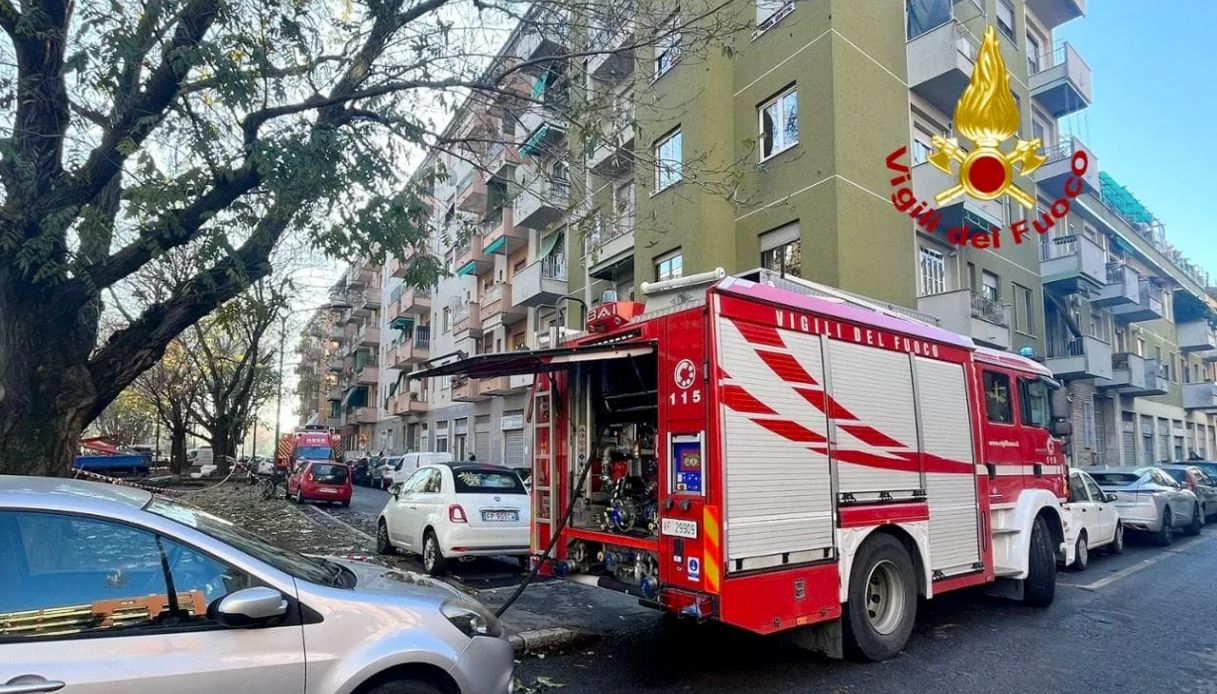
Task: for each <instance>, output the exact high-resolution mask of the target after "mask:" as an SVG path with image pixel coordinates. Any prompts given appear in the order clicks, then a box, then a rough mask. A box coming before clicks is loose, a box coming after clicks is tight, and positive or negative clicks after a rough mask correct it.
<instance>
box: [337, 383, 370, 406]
mask: <svg viewBox="0 0 1217 694" xmlns="http://www.w3.org/2000/svg"><path fill="white" fill-rule="evenodd" d="M367 404H368V389H367V388H366V387H363V386H361V387H359V388H352V389H350V390H348V391H347V396H346V397H345V398H343V400H342V405H343V407H346V408H352V407H366V406H367Z"/></svg>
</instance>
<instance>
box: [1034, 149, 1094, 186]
mask: <svg viewBox="0 0 1217 694" xmlns="http://www.w3.org/2000/svg"><path fill="white" fill-rule="evenodd" d="M1049 144H1050V143H1047V142H1045V143H1044V146H1045V148H1046V149H1045V150H1044V156H1046V157H1047V158H1048V159H1047V161H1045V162H1044V165H1043V166H1041V167H1040V168H1038V169H1036V171H1035V173H1034V174H1033V175H1034V176H1035V183H1036V185H1038V186H1039V187H1040V189H1041V192H1043V193H1044V196H1045V197H1049V198H1053V199H1056V198H1061V197H1065V183H1066V182H1068V181H1069V178H1070V177H1071V176H1073V173H1072V171H1073V169H1072V166H1073V165H1072V161H1073V155H1074V153H1076V152H1086V158H1087V162H1088V163H1087V165H1086V173H1084V174H1082V192H1083V193H1093V194H1094V195H1098V194H1099V160H1098V157H1096V156H1095V155H1094V152H1091V151H1090V150H1089V149H1088V148H1087V147H1086V145H1085V144H1083V143H1082V141H1081V140H1079V139H1078V138H1076V137H1071V138H1069V139H1068V140H1066V141H1064V142H1061V143H1058V144H1057V145H1056V146H1051V147H1050V146H1049Z"/></svg>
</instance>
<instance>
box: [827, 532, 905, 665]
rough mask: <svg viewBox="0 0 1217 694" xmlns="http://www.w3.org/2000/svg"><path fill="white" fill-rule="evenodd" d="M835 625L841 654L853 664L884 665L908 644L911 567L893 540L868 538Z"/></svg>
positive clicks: (855, 566)
mask: <svg viewBox="0 0 1217 694" xmlns="http://www.w3.org/2000/svg"><path fill="white" fill-rule="evenodd" d="M845 609H846V614H845V615H844V618H843V619H842V620H841V622H842V626H843V627H844V637H845V649H846V652H847V653H848V654H849V655H850V657H852V658H855V659H858V660H872V661H879V660H887V659H888V658H891V657H892V656H894V655H896V654H897V653H899V652H900V651H901V650H902V649H903V648H904V646H905V644H906V643H908V640H909V634H911V633H912V631H913V621H914V619H915V618H916V616H917V579H916V578H915V574H914V573H913V562H912V560H911V559H909V555H908V552H907V551H906V550H905V549H904V545H903V544H901V542H900V541H899V540H897V539H896V538H894V537H892V536H891V535H888V534H886V533H880V534H876V535H873V536H872V537H871V538H870V539H868V540H867V541H866V542H864V543H863V544H862V547H861V548H860V549H859V550H858V553H857V555H855V556H854V563H853V570H852V571H851V573H850V578H849V601H848V602H847V603H846V606H845Z"/></svg>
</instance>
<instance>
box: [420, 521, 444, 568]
mask: <svg viewBox="0 0 1217 694" xmlns="http://www.w3.org/2000/svg"><path fill="white" fill-rule="evenodd" d="M447 568H448V560H447V559H445V558H444V552H443V550H441V549H440V548H439V539H438V538H436V537H435V531H434V530H428V531H427V535H426V537H424V538H423V569H424V570H425V571H426V572H427V573H428V574H430V575H432V576H443V575H444V572H445V569H447Z"/></svg>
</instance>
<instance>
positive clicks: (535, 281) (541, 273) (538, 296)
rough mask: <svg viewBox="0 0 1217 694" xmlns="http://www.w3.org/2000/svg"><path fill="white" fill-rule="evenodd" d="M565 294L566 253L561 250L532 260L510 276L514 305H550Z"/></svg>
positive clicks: (533, 306) (534, 306)
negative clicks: (513, 275)
mask: <svg viewBox="0 0 1217 694" xmlns="http://www.w3.org/2000/svg"><path fill="white" fill-rule="evenodd" d="M565 295H566V254H565V253H562V252H555V253H553V254H551V255H549V256H548V257H545V258H542V259H540V260H534V261H533V262H531V263H529V264H528V266H527V267H525V268H524V269H523V270H521V271H519V272H518V273H516V275H515V277H512V278H511V297H512V301H514V302H515V305H516V306H527V307H532V308H536V307H537V306H541V305H543V304H551V305H552V304H553V303H555V302H556V301H558V299H559V298H561V297H563V296H565Z"/></svg>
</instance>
